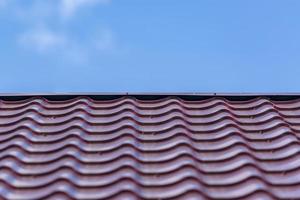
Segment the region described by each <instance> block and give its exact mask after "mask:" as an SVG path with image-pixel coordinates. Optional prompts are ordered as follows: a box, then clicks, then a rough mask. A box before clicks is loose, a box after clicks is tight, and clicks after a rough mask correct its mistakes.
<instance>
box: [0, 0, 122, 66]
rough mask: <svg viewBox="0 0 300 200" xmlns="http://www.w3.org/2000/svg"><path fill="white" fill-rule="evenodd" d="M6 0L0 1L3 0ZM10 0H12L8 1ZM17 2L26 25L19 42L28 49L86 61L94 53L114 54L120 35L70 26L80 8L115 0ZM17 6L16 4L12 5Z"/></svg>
mask: <svg viewBox="0 0 300 200" xmlns="http://www.w3.org/2000/svg"><path fill="white" fill-rule="evenodd" d="M2 1H3V2H4V0H0V3H1V2H2ZM6 1H10V0H6ZM11 1H12V0H11ZM14 2H18V3H15V4H14V6H16V7H15V9H14V12H12V13H14V14H15V17H16V19H18V20H19V21H20V22H21V23H22V24H23V25H25V28H24V29H23V31H21V32H20V33H19V34H18V37H17V44H18V45H19V46H20V47H21V48H23V49H26V50H29V51H32V52H37V53H41V54H44V55H50V56H51V55H52V56H55V57H57V56H59V57H61V58H62V59H65V60H66V61H68V62H75V63H85V62H87V61H88V60H89V59H90V58H93V56H97V57H98V56H99V55H106V54H107V53H108V54H111V53H114V52H115V49H116V47H117V43H116V38H115V35H114V33H113V32H112V31H111V29H110V28H103V27H101V26H98V27H93V26H91V27H86V30H85V31H86V32H87V33H88V34H87V35H86V34H82V33H80V32H76V30H75V31H74V30H72V29H69V28H70V27H71V26H68V25H69V24H72V23H76V18H75V19H74V21H71V20H64V19H65V18H66V17H67V19H70V18H72V17H74V16H75V13H77V12H78V10H79V9H81V8H83V7H85V6H87V7H88V6H94V5H96V4H102V5H103V4H108V3H110V2H111V0H43V1H41V0H32V1H30V2H31V3H28V4H21V3H19V2H20V1H14ZM11 7H13V6H11Z"/></svg>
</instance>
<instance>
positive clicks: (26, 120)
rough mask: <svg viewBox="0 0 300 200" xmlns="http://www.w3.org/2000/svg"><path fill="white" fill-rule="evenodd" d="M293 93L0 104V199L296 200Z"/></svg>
mask: <svg viewBox="0 0 300 200" xmlns="http://www.w3.org/2000/svg"><path fill="white" fill-rule="evenodd" d="M299 137H300V98H298V97H297V98H294V99H293V100H287V101H275V100H272V99H269V98H266V97H257V98H254V99H249V100H237V101H232V100H228V99H226V98H224V97H208V98H206V99H203V100H184V99H183V98H180V97H178V96H171V97H166V98H162V99H159V98H158V99H148V100H138V99H136V98H134V97H130V96H124V97H121V98H117V99H110V100H108V99H106V100H93V99H91V98H89V97H84V96H78V97H76V98H71V99H69V100H59V101H58V100H57V101H54V100H47V99H45V98H43V97H39V96H35V97H32V98H28V99H24V100H17V101H7V100H3V99H2V100H0V197H1V198H4V199H46V198H50V199H68V198H72V199H74V198H75V199H108V198H111V199H246V198H248V199H257V198H261V199H298V198H299V197H300V167H299V166H300V144H299Z"/></svg>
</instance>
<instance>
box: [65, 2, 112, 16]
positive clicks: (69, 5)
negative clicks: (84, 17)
mask: <svg viewBox="0 0 300 200" xmlns="http://www.w3.org/2000/svg"><path fill="white" fill-rule="evenodd" d="M108 3H110V0H61V13H62V15H63V16H65V17H70V16H73V14H74V13H75V12H76V11H77V10H78V9H79V8H81V7H84V6H91V5H95V4H108Z"/></svg>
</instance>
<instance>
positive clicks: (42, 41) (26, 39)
mask: <svg viewBox="0 0 300 200" xmlns="http://www.w3.org/2000/svg"><path fill="white" fill-rule="evenodd" d="M18 42H19V43H20V44H21V45H22V46H24V47H26V48H31V49H34V50H36V51H38V52H46V51H50V50H54V49H57V48H62V47H63V46H64V45H65V44H66V43H67V40H66V38H65V36H64V35H61V34H58V33H56V32H54V31H50V30H48V29H45V28H36V29H33V30H29V31H26V32H24V33H22V34H21V35H20V36H19V39H18Z"/></svg>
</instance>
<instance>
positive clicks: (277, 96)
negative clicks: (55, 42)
mask: <svg viewBox="0 0 300 200" xmlns="http://www.w3.org/2000/svg"><path fill="white" fill-rule="evenodd" d="M37 96H39V97H44V98H46V99H49V100H55V101H60V100H61V101H62V100H69V99H73V98H76V97H78V96H88V97H90V98H92V99H95V100H112V99H117V98H121V97H124V96H131V97H135V98H137V99H140V100H157V99H162V98H166V97H170V96H177V97H180V98H182V99H185V100H204V99H208V98H211V97H223V98H226V99H228V100H233V101H244V100H250V99H253V98H257V97H265V98H269V99H271V100H278V101H286V100H294V99H297V98H300V93H201V92H194V93H130V92H123V93H122V92H120V93H105V92H103V93H97V92H87V93H0V99H2V100H7V101H18V100H24V99H28V98H32V97H37Z"/></svg>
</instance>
